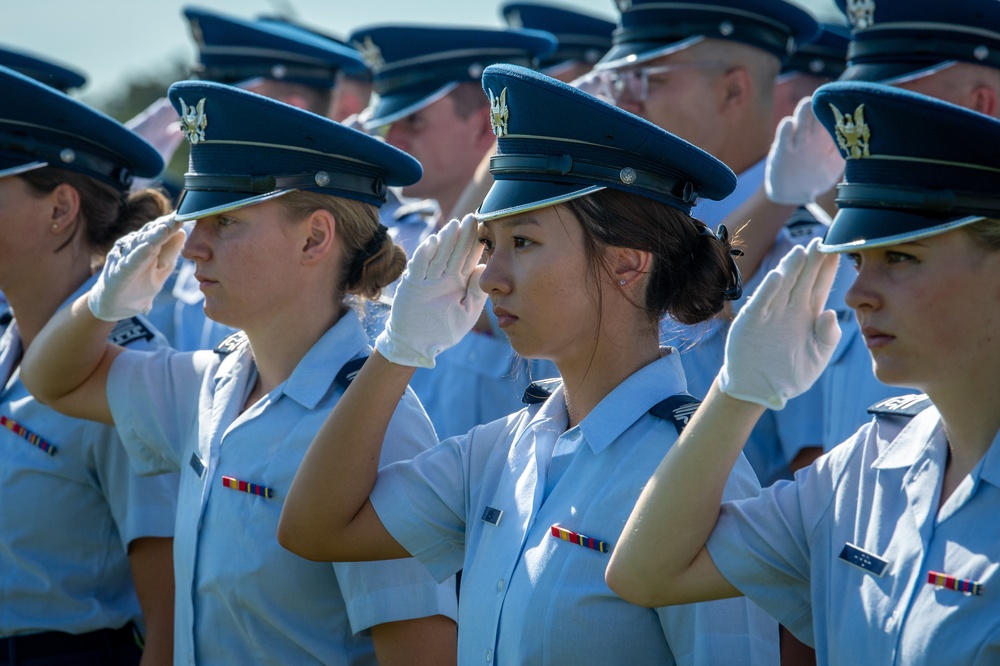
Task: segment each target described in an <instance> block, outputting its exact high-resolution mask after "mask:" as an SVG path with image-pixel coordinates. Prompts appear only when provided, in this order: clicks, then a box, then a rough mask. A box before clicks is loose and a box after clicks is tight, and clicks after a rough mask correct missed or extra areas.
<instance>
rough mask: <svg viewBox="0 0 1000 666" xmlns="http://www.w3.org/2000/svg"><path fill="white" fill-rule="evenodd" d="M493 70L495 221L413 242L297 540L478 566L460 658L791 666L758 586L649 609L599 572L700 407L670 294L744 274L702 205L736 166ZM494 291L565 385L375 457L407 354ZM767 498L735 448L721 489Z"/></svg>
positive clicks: (401, 384)
mask: <svg viewBox="0 0 1000 666" xmlns="http://www.w3.org/2000/svg"><path fill="white" fill-rule="evenodd" d="M483 87H484V88H485V89H486V91H487V93H488V96H489V98H490V99H491V100H493V104H492V106H493V119H494V129H495V132H496V134H497V136H498V137H499V141H498V153H497V156H496V157H495V158H494V160H493V176H494V178H496V184H495V185H494V186H493V188H492V190H491V191H490V193H489V195H488V196H487V198H486V200H485V201H484V202H483V204H482V206H481V208H480V209H479V212H478V213H477V217H478V219H479V228H478V231H477V228H476V219H475V218H473V217H472V216H469V217H466V218H465V219H464V220H463V221H462V222H461V223H459V222H458V220H454V221H452V222H450V223H449V224H448V225H447V226H445V228H444V229H442V230H441V231H440V232H439V233H438V234H437V235H435V236H432V237H431V238H429V239H428V240H427V241H426V242H425V243H424V244H423V245H421V247H420V248H418V249H417V252H416V254H415V255H414V256H413V258H412V260H411V261H410V264H409V266H408V268H407V272H406V274H405V275H404V278H403V280H402V282H401V284H400V287H399V290H398V291H397V293H396V299H395V302H394V304H393V309H392V312H391V314H390V318H389V323H388V325H387V326H386V329H385V331H384V332H383V334H382V335H380V336H379V338H378V341H377V343H376V352H375V353H374V354H373V355H372V357H371V358H370V359H369V361H368V363H367V364H366V365H365V367H364V368H362V370H361V373H360V374H359V375H358V378H357V379H356V380H355V382H354V384H353V385H352V386H351V387H350V388H349V389H348V391H347V393H346V394H345V396H344V400H343V401H342V402H341V403H340V405H338V407H337V408H336V409H334V411H333V412H332V414H331V416H330V418H329V420H328V421H327V422H326V424H325V425H324V427H323V429H322V430H321V431H320V434H319V435H318V436H317V438H316V440H315V441H314V442H313V445H312V447H311V448H310V450H309V453H308V454H307V456H306V458H305V459H304V460H303V465H302V467H301V468H300V470H299V473H298V475H297V476H296V479H295V482H294V484H293V487H292V491H291V492H290V493H289V497H288V501H287V502H286V505H285V510H284V515H283V516H282V520H281V523H280V525H279V539H280V540H281V543H283V544H285V545H287V546H288V547H290V548H292V549H293V550H294V551H296V552H299V553H302V554H303V555H305V556H307V557H310V558H316V559H331V560H344V559H346V560H353V559H373V558H392V557H404V556H406V555H407V554H412V555H414V556H415V557H417V558H418V559H420V560H421V561H422V562H423V563H424V564H425V565H426V566H427V567H428V569H430V570H431V571H432V572H433V573H434V575H435V576H437V577H438V578H445V577H447V576H449V575H451V574H452V573H454V572H455V571H457V570H458V569H460V568H461V569H463V576H462V596H461V600H460V612H459V614H460V619H459V662H460V663H463V664H468V663H475V662H485V663H491V662H492V663H501V664H551V663H564V662H566V661H567V660H568V659H569V657H568V655H570V654H575V655H583V656H585V658H586V660H587V661H593V662H594V663H603V664H646V663H649V664H672V663H681V664H719V663H727V664H732V663H754V664H759V663H767V662H776V661H777V626H776V624H774V623H772V622H769V621H766V620H764V619H763V618H762V617H761V615H762V613H761V611H760V609H758V608H756V607H754V606H753V605H752V604H746V603H742V602H741V603H738V604H734V605H731V604H729V603H728V602H725V603H722V604H703V605H693V606H687V607H684V608H674V609H657V610H656V611H655V612H654V611H649V610H647V609H643V608H639V607H637V606H633V605H631V604H628V603H625V602H623V601H622V600H621V599H619V598H618V597H616V596H615V595H614V594H612V593H611V591H610V590H609V589H608V588H607V586H606V585H605V583H604V568H605V566H606V563H607V559H608V553H609V552H610V551H612V550H613V549H614V548H615V542H616V541H617V540H618V535H619V533H620V531H621V528H622V526H623V525H624V521H625V517H626V514H627V513H628V510H629V508H630V506H631V505H632V504H633V503H634V501H635V499H636V497H637V496H638V493H639V490H640V489H641V487H642V480H643V479H644V478H648V474H650V473H651V472H652V470H653V469H654V467H655V465H656V461H657V459H658V458H659V457H660V455H661V452H662V451H663V450H664V449H665V448H667V447H669V446H670V444H671V443H672V442H673V441H674V439H675V438H676V437H677V432H678V431H679V430H680V429H681V428H682V427H683V424H684V422H685V421H686V419H687V415H689V414H690V413H691V411H693V410H694V408H695V407H696V406H697V401H696V400H694V399H693V398H691V396H690V395H687V394H686V392H685V383H684V373H683V370H682V369H681V365H680V360H679V358H678V356H679V355H678V354H677V352H676V351H674V350H671V349H667V348H660V347H659V346H658V343H657V322H658V321H659V318H660V316H662V314H663V311H664V310H666V309H669V310H670V312H672V313H673V314H674V316H676V317H677V318H678V319H680V320H683V321H687V322H691V323H693V322H697V321H701V320H703V319H705V318H706V317H710V316H712V315H713V314H714V313H717V312H718V311H719V310H720V309H721V308H722V305H723V303H724V302H725V299H726V298H732V297H735V296H736V295H737V294H738V292H739V288H740V287H739V277H738V274H737V273H736V270H735V265H734V264H733V262H732V259H731V257H730V256H729V253H730V247H729V244H728V243H727V242H726V241H725V240H720V238H719V237H717V236H716V235H715V234H714V233H712V232H711V231H710V230H708V229H707V228H706V227H705V225H703V224H701V223H700V222H698V221H696V220H694V219H693V218H691V217H690V209H691V204H692V203H693V202H694V201H695V199H696V198H697V197H699V196H703V197H707V198H711V199H717V198H721V197H724V196H726V195H727V194H728V193H729V192H731V191H732V190H733V187H734V186H735V178H734V176H733V173H732V172H731V171H730V170H729V169H728V168H727V167H726V166H725V165H723V164H722V163H721V162H719V161H718V160H716V159H714V158H712V157H711V156H710V155H708V154H706V153H704V152H702V151H701V150H699V149H697V148H695V147H694V146H691V145H690V144H688V143H686V142H684V141H681V140H680V139H677V138H676V137H674V136H672V135H670V134H668V133H667V132H664V131H663V130H660V129H659V128H657V127H655V126H653V125H650V124H649V123H646V122H645V121H643V120H641V119H639V118H636V117H634V116H632V115H630V114H628V113H625V112H623V111H621V110H620V109H617V108H615V107H613V106H611V105H608V104H606V103H604V102H601V101H599V100H597V99H595V98H593V97H591V96H589V95H587V94H585V93H582V92H580V91H579V90H577V89H575V88H572V87H570V86H567V85H565V84H563V83H560V82H558V81H556V80H554V79H550V78H547V77H544V76H542V75H540V74H537V73H535V72H532V71H530V70H528V69H525V68H521V67H516V66H511V65H494V66H491V67H488V68H487V69H486V72H485V73H484V75H483ZM542 110H544V112H541V111H542ZM568 119H572V122H568ZM594 127H602V128H604V129H605V131H604V132H602V133H601V134H595V133H594V132H593V131H592V130H593V128H594ZM477 241H478V242H477ZM480 242H481V243H483V244H485V247H486V256H487V258H488V260H487V264H486V266H485V267H482V266H477V263H478V259H479V256H480V253H481V251H482V247H481V245H480ZM480 287H482V288H480ZM487 294H488V295H489V297H490V300H491V302H492V309H493V310H494V312H495V313H496V315H497V316H498V318H499V321H500V325H501V326H502V327H503V329H504V330H505V331H506V332H507V334H508V335H509V336H510V339H511V343H512V345H513V346H514V349H515V350H516V351H517V353H518V354H521V355H522V356H526V357H531V358H536V357H541V358H546V359H550V360H552V361H554V362H555V364H556V365H557V366H558V367H559V370H560V371H561V375H562V382H561V386H559V382H558V381H556V382H551V383H549V389H548V390H542V388H543V387H535V390H533V391H532V392H531V393H530V394H529V396H526V397H527V398H529V400H530V402H532V403H534V404H531V405H530V406H528V407H527V408H525V409H522V410H521V411H518V412H516V413H514V414H511V415H509V416H507V417H505V418H502V419H499V420H497V421H494V422H492V423H489V424H486V425H483V426H479V427H476V428H473V429H472V430H471V431H469V432H468V433H467V434H465V435H461V436H459V437H453V438H450V439H447V440H445V441H444V442H441V443H440V444H438V445H437V446H435V447H434V448H432V449H431V450H429V451H427V452H425V453H424V454H421V455H420V456H418V457H417V458H415V459H414V460H412V461H411V462H409V463H405V464H399V465H394V466H392V467H389V468H385V469H383V470H382V471H381V472H378V471H377V470H376V468H375V466H374V465H373V464H371V461H372V460H375V459H376V458H377V457H378V455H379V453H378V452H379V447H380V442H381V441H382V440H383V437H384V435H385V424H386V422H387V418H388V416H389V415H390V414H391V413H392V411H393V409H394V405H395V404H396V402H397V400H398V399H399V397H400V396H401V395H402V394H403V390H404V388H405V386H406V382H407V380H408V379H409V378H410V376H411V375H412V374H413V368H414V367H415V366H425V367H426V366H429V365H433V364H434V361H435V356H436V355H437V354H438V353H439V352H440V351H441V350H442V349H444V348H446V347H447V346H449V345H451V344H454V343H455V342H456V341H458V340H460V339H461V338H462V336H463V335H465V334H466V332H467V331H468V330H469V329H470V328H471V327H472V325H473V323H474V322H475V321H476V319H477V318H478V316H479V312H480V310H481V308H482V305H483V303H484V301H485V300H486V297H487ZM432 443H433V442H432ZM376 473H377V477H378V478H377V481H376ZM757 492H758V485H757V482H756V479H755V478H754V475H753V472H752V470H751V469H750V467H749V465H748V464H747V463H746V461H741V462H740V465H739V467H738V469H737V471H735V472H734V473H733V474H732V475H731V477H730V479H729V482H728V484H727V495H728V496H729V497H733V498H737V497H747V496H750V495H754V494H756V493H757ZM369 493H371V496H370V497H369Z"/></svg>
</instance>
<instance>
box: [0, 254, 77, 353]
mask: <svg viewBox="0 0 1000 666" xmlns="http://www.w3.org/2000/svg"><path fill="white" fill-rule="evenodd" d="M66 251H67V252H68V251H69V248H67V250H66ZM84 259H86V260H85V261H84V260H79V261H62V262H59V261H54V262H47V263H46V262H43V265H42V266H39V268H38V271H37V272H36V273H33V274H32V275H31V276H28V277H27V278H26V279H25V280H22V281H20V282H17V283H15V284H9V285H5V286H4V296H6V298H7V301H8V302H9V303H10V307H11V309H12V310H13V311H14V316H15V317H16V318H17V330H18V334H19V335H20V337H21V346H22V348H23V349H25V350H27V349H28V347H29V346H30V345H31V343H32V341H33V340H34V339H35V337H36V336H37V335H38V333H39V332H40V331H41V330H42V328H43V327H44V326H45V324H46V323H47V322H48V321H49V319H51V318H52V315H54V314H55V312H56V310H58V309H59V307H60V306H61V305H62V304H63V303H64V302H65V301H66V299H67V298H69V297H70V296H72V295H73V292H74V291H76V290H77V289H79V288H80V285H81V284H83V283H84V282H86V281H87V279H88V278H89V277H90V260H89V258H86V257H84ZM40 275H44V276H45V278H44V279H39V276H40Z"/></svg>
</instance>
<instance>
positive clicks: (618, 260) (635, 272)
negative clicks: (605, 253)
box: [611, 247, 653, 289]
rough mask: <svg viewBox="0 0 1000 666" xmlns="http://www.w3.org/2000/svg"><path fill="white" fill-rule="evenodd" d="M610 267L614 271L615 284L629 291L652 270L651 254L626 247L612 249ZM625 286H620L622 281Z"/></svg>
mask: <svg viewBox="0 0 1000 666" xmlns="http://www.w3.org/2000/svg"><path fill="white" fill-rule="evenodd" d="M612 253H613V254H612V256H611V266H612V267H613V270H614V275H613V277H614V279H615V284H616V285H617V286H619V287H621V288H622V289H631V288H632V287H633V286H634V285H635V284H636V283H637V282H639V281H641V280H642V278H643V276H645V275H647V274H648V273H650V272H651V271H652V270H653V254H652V253H651V252H647V251H646V250H634V249H632V248H627V247H616V248H613V249H612ZM623 280H624V281H625V284H622V281H623Z"/></svg>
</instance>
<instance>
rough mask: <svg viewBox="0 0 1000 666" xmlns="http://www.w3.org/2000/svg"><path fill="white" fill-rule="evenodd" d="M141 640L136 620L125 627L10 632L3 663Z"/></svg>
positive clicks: (3, 643) (3, 641)
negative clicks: (76, 630) (14, 634)
mask: <svg viewBox="0 0 1000 666" xmlns="http://www.w3.org/2000/svg"><path fill="white" fill-rule="evenodd" d="M141 640H142V638H141V636H140V634H139V630H138V629H137V628H136V626H135V624H133V623H132V622H129V623H128V624H126V625H125V626H124V627H122V628H121V629H98V630H97V631H90V632H87V633H85V634H67V633H65V632H62V631H46V632H43V633H40V634H28V635H25V636H9V637H7V638H0V664H9V663H12V661H13V663H17V661H21V660H25V659H39V658H42V657H53V656H56V655H60V654H73V653H77V652H98V651H101V650H110V649H113V648H118V647H122V646H125V645H135V646H136V647H139V646H140V645H141ZM12 658H13V660H12Z"/></svg>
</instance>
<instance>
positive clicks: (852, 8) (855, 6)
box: [846, 0, 875, 30]
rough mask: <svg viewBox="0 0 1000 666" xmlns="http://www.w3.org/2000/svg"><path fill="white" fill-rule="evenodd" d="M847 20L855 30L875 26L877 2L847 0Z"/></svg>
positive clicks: (873, 0)
mask: <svg viewBox="0 0 1000 666" xmlns="http://www.w3.org/2000/svg"><path fill="white" fill-rule="evenodd" d="M846 10H847V18H848V20H850V22H851V25H852V26H853V27H854V29H855V30H864V29H866V28H870V27H872V26H873V25H875V0H847V7H846Z"/></svg>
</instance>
